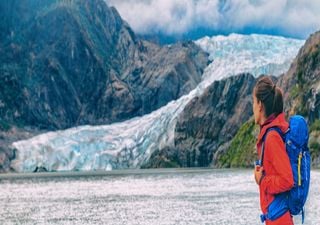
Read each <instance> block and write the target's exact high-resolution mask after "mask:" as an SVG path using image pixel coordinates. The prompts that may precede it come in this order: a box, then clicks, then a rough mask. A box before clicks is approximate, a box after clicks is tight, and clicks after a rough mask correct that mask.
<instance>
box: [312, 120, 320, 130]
mask: <svg viewBox="0 0 320 225" xmlns="http://www.w3.org/2000/svg"><path fill="white" fill-rule="evenodd" d="M312 131H320V119H317V120H316V121H314V123H313V124H312V125H311V126H310V132H312Z"/></svg>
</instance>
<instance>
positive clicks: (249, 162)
mask: <svg viewBox="0 0 320 225" xmlns="http://www.w3.org/2000/svg"><path fill="white" fill-rule="evenodd" d="M255 131H256V127H255V123H254V121H253V120H252V119H251V120H249V121H248V122H246V123H245V124H244V125H242V127H241V128H240V129H239V131H238V132H237V134H236V136H235V137H234V138H233V139H232V141H231V145H230V147H229V149H228V150H227V152H226V153H225V154H223V155H221V156H219V158H218V162H217V164H218V166H219V167H224V168H229V167H252V166H253V162H254V161H255V160H256V157H257V155H256V150H255V143H256V134H255V133H256V132H255Z"/></svg>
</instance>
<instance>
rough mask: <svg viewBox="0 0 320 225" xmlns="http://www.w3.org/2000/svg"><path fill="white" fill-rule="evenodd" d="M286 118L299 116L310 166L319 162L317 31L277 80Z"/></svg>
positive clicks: (319, 34)
mask: <svg viewBox="0 0 320 225" xmlns="http://www.w3.org/2000/svg"><path fill="white" fill-rule="evenodd" d="M278 83H279V85H280V86H281V87H282V89H283V90H284V93H285V103H286V111H287V112H288V114H289V115H292V114H301V115H303V116H304V117H305V118H307V120H308V124H309V131H310V132H309V148H310V151H311V157H312V161H313V167H318V168H319V162H320V31H318V32H316V33H314V34H312V35H311V36H310V37H309V38H308V40H307V41H306V43H305V45H304V46H303V47H302V48H301V49H300V51H299V54H298V55H297V57H296V59H295V60H294V62H293V63H292V65H291V67H290V69H289V71H288V72H287V73H286V74H284V75H283V76H282V77H281V79H280V80H279V82H278Z"/></svg>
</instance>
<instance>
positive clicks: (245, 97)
mask: <svg viewBox="0 0 320 225" xmlns="http://www.w3.org/2000/svg"><path fill="white" fill-rule="evenodd" d="M254 85H255V78H254V77H253V76H252V75H250V74H240V75H237V76H233V77H230V78H226V79H223V80H220V81H215V82H213V84H212V85H210V86H209V87H208V88H207V89H206V90H205V92H204V93H203V94H202V95H201V96H200V97H197V98H194V99H193V100H192V101H191V102H190V103H189V104H188V105H187V106H186V107H185V109H184V110H183V112H182V113H181V114H180V116H179V118H178V122H177V124H176V128H175V140H174V142H175V147H174V148H172V149H168V148H166V149H163V150H161V151H159V152H155V153H154V154H153V156H151V160H150V162H149V163H148V164H146V165H145V167H159V166H160V167H161V166H168V167H170V166H177V165H178V166H182V167H207V166H209V165H210V164H211V163H212V159H213V156H214V155H215V154H216V152H217V151H218V150H219V151H223V149H222V148H221V145H222V144H224V143H226V142H228V141H230V140H231V139H232V138H233V137H234V135H235V134H236V132H237V130H238V129H239V128H240V126H241V125H242V124H243V123H244V122H245V121H247V120H248V119H249V118H250V116H251V115H252V96H251V94H252V90H253V87H254ZM219 147H220V148H219Z"/></svg>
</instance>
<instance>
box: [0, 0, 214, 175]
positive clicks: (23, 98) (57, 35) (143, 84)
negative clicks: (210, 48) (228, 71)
mask: <svg viewBox="0 0 320 225" xmlns="http://www.w3.org/2000/svg"><path fill="white" fill-rule="evenodd" d="M0 14H1V21H0V90H1V91H0V171H1V170H2V171H6V170H8V166H6V165H7V164H8V163H9V161H10V160H11V159H12V158H14V152H13V151H12V150H9V146H10V144H11V143H12V142H14V141H17V140H21V139H27V138H30V137H32V136H34V135H36V134H39V133H43V132H46V131H49V130H57V129H65V128H69V127H73V126H78V125H82V124H91V125H97V124H109V123H113V122H117V121H123V120H126V119H130V118H132V117H135V116H141V115H144V114H147V113H149V112H151V111H153V110H155V109H158V108H160V107H161V106H163V105H165V104H167V103H168V102H169V101H171V100H175V99H177V98H179V97H180V96H182V95H183V94H186V93H188V92H189V91H190V90H192V89H193V88H195V87H196V85H197V84H198V83H199V82H200V81H201V75H202V73H203V70H204V68H205V67H206V66H207V64H208V63H209V62H210V61H209V60H208V54H207V53H205V52H204V51H202V50H201V49H200V48H199V47H197V46H196V45H195V44H194V43H193V42H186V43H178V44H175V45H171V46H163V47H160V46H158V45H156V44H153V43H150V42H147V41H144V40H141V39H140V38H138V37H137V36H136V35H135V34H134V32H133V31H132V29H131V28H130V27H129V25H128V24H127V23H126V22H125V21H123V20H122V19H121V17H120V16H119V14H118V12H117V10H116V9H115V8H113V7H111V8H109V7H108V6H107V5H106V3H105V1H103V0H92V1H86V0H32V1H18V0H12V1H0Z"/></svg>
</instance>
